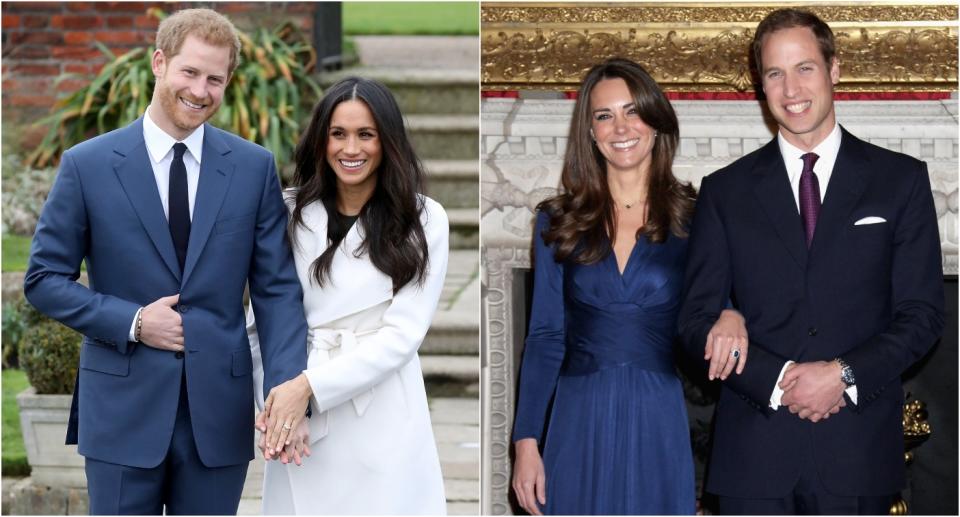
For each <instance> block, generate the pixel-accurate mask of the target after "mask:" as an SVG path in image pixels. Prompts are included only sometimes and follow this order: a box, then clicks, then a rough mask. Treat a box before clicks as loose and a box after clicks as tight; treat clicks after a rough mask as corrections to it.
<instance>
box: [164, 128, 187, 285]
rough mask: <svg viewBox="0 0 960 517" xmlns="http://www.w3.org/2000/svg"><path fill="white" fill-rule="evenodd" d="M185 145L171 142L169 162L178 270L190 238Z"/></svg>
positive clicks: (171, 227)
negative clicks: (171, 155)
mask: <svg viewBox="0 0 960 517" xmlns="http://www.w3.org/2000/svg"><path fill="white" fill-rule="evenodd" d="M186 150H187V146H186V145H184V144H182V143H180V142H177V143H176V144H173V163H171V164H170V192H169V195H170V198H169V209H170V216H169V218H168V220H169V221H170V236H171V237H173V247H174V249H176V251H177V262H179V263H180V272H181V273H182V272H183V265H184V263H185V262H186V261H187V242H188V241H189V240H190V198H189V195H188V194H187V167H186V165H184V164H183V153H184V152H186Z"/></svg>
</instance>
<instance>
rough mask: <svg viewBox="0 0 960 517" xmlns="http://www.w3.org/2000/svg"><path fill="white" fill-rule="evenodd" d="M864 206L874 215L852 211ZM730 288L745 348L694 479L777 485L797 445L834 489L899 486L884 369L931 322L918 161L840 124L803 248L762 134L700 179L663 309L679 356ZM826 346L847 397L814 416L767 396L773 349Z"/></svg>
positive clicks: (893, 383) (819, 355) (938, 283)
mask: <svg viewBox="0 0 960 517" xmlns="http://www.w3.org/2000/svg"><path fill="white" fill-rule="evenodd" d="M869 216H876V217H882V218H884V219H886V222H884V223H880V224H869V225H855V224H854V223H855V222H857V221H859V220H861V219H863V218H865V217H869ZM731 294H732V298H733V300H734V303H735V305H736V308H737V309H739V310H740V311H741V312H742V313H743V315H744V317H745V318H746V323H747V331H748V333H749V339H750V356H749V359H748V362H747V367H746V369H745V370H744V372H743V374H742V375H731V376H730V377H729V378H728V379H727V380H726V381H725V382H724V384H723V388H722V390H721V394H720V400H719V402H718V404H717V412H716V416H715V430H714V439H713V450H712V458H711V460H710V468H709V472H708V479H707V490H708V491H710V492H713V493H716V494H720V495H727V496H735V497H779V496H783V495H785V494H787V493H788V492H789V491H790V490H791V489H792V488H793V486H794V484H795V483H796V481H797V478H798V475H799V468H800V464H801V463H800V462H801V458H802V455H804V454H813V459H814V462H815V464H816V465H817V469H818V471H819V473H820V476H821V479H822V480H823V482H824V484H825V486H826V487H828V488H829V489H830V490H831V491H833V492H835V493H836V494H838V495H886V494H892V493H894V492H896V491H898V490H900V489H901V488H902V487H903V486H904V462H903V450H904V449H903V447H904V443H903V430H902V424H901V419H902V404H903V390H902V388H901V385H900V375H901V373H903V371H904V370H905V369H906V368H907V367H909V366H910V365H911V364H913V363H914V362H916V361H917V360H918V359H920V358H921V357H922V356H923V355H924V354H926V353H927V351H928V350H929V349H930V348H931V346H932V345H933V344H934V342H935V341H936V340H937V339H938V338H939V336H940V333H941V331H942V329H943V324H944V323H943V319H944V314H943V311H944V294H943V278H942V265H941V254H940V240H939V233H938V231H937V217H936V213H935V210H934V205H933V196H932V195H931V191H930V181H929V178H928V176H927V168H926V164H924V163H923V162H921V161H918V160H916V159H914V158H911V157H909V156H906V155H904V154H900V153H895V152H891V151H888V150H885V149H882V148H880V147H877V146H874V145H871V144H868V143H866V142H864V141H861V140H859V139H857V138H856V137H854V136H853V135H851V134H850V133H848V132H847V131H845V130H844V131H843V136H842V140H841V144H840V151H839V154H838V155H837V161H836V163H835V165H834V169H833V173H832V175H831V177H830V184H829V185H828V188H827V191H826V196H825V198H824V202H823V206H822V208H821V211H820V216H819V219H818V221H817V228H816V233H815V234H814V239H813V243H812V244H811V247H810V249H809V250H808V249H807V246H806V242H805V239H804V230H803V225H802V223H801V220H800V215H799V213H798V211H797V205H796V202H795V201H794V197H793V193H792V192H791V190H790V185H789V181H788V179H787V172H786V169H785V167H784V165H783V159H782V158H781V156H780V149H779V146H778V144H777V141H776V139H774V140H773V141H771V142H770V143H769V144H767V145H766V146H764V147H762V148H761V149H759V150H757V151H755V152H753V153H751V154H749V155H747V156H744V157H743V158H741V159H739V160H737V161H736V162H734V163H733V164H731V165H730V166H728V167H726V168H724V169H722V170H720V171H718V172H716V173H714V174H712V175H710V176H708V177H706V178H704V180H703V184H702V185H701V188H700V197H699V200H698V202H697V209H696V215H695V216H694V221H693V227H692V230H691V236H690V249H689V255H688V263H687V274H686V281H685V294H684V301H683V305H682V307H681V312H680V316H679V323H678V324H679V329H680V333H681V336H682V339H683V341H684V345H685V346H686V348H687V351H688V352H689V354H691V355H692V356H693V357H695V358H699V359H702V358H703V348H704V343H705V341H706V335H707V333H708V332H709V330H710V328H711V326H712V324H713V322H714V320H715V319H716V317H717V316H718V315H719V313H720V311H721V310H722V309H723V308H724V306H725V304H726V303H727V297H728V295H731ZM838 356H839V357H843V358H844V360H845V361H846V362H847V363H848V364H850V366H851V367H852V368H853V371H854V372H855V375H856V385H857V390H858V404H856V405H853V404H849V402H848V404H849V405H848V406H847V407H846V408H843V409H842V410H841V411H840V413H839V414H837V415H834V416H831V417H830V418H829V419H828V420H826V421H821V422H819V423H816V424H813V423H811V422H809V421H806V420H800V419H799V417H797V416H796V415H793V414H790V412H789V411H788V410H787V408H781V409H779V410H778V411H776V412H773V411H771V410H770V409H769V407H768V406H769V400H770V394H771V392H772V391H773V387H774V384H775V383H776V379H777V376H778V375H779V373H780V369H781V368H782V366H783V364H784V362H785V361H786V360H788V359H791V360H794V361H798V362H806V361H818V360H826V361H829V360H832V359H833V358H835V357H838ZM811 451H812V452H811Z"/></svg>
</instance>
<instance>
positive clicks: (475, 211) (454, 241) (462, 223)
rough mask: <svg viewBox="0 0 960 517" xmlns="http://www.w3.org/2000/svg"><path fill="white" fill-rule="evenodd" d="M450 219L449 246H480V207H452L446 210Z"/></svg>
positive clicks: (471, 247) (456, 247)
mask: <svg viewBox="0 0 960 517" xmlns="http://www.w3.org/2000/svg"><path fill="white" fill-rule="evenodd" d="M447 218H448V219H449V220H450V247H451V248H453V249H471V250H476V249H477V248H478V247H479V246H480V209H479V208H452V209H449V210H447Z"/></svg>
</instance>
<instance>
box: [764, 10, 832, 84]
mask: <svg viewBox="0 0 960 517" xmlns="http://www.w3.org/2000/svg"><path fill="white" fill-rule="evenodd" d="M793 27H808V28H809V29H810V30H812V31H813V35H814V37H816V38H817V45H818V46H819V47H820V53H821V54H823V60H824V61H825V62H826V64H827V67H829V66H830V63H831V62H832V61H833V58H834V56H836V55H837V50H836V46H835V44H834V41H833V31H832V30H830V26H829V25H827V24H826V22H824V21H823V20H821V19H820V18H818V17H817V15H815V14H813V13H811V12H810V11H803V10H801V9H777V10H776V11H773V12H772V13H770V14H768V15H767V17H766V18H764V19H763V20H762V21H761V22H760V25H757V32H756V33H754V35H753V43H752V45H751V46H752V49H753V57H754V60H755V61H756V67H757V73H759V74H760V75H761V76H763V61H762V56H761V53H760V51H761V49H762V47H763V40H764V39H766V37H767V36H769V35H771V34H773V33H774V32H777V31H779V30H783V29H791V28H793Z"/></svg>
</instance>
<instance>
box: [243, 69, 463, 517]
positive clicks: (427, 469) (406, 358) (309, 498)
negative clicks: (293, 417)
mask: <svg viewBox="0 0 960 517" xmlns="http://www.w3.org/2000/svg"><path fill="white" fill-rule="evenodd" d="M296 162H297V164H296V175H295V179H294V183H295V188H294V189H292V190H291V191H288V192H287V196H286V197H287V204H288V207H289V208H290V210H291V221H290V237H291V241H292V245H293V250H294V259H295V261H296V266H297V273H298V275H299V277H300V282H301V284H302V285H303V291H304V294H303V306H304V311H305V312H306V317H307V323H308V324H309V327H310V330H309V333H308V341H309V342H308V344H307V346H308V347H309V351H308V366H307V370H305V371H304V372H303V374H302V375H300V376H299V377H297V378H295V379H294V380H293V381H290V382H291V383H294V384H295V385H298V386H301V387H302V392H303V393H304V394H305V396H307V395H308V396H309V397H310V412H311V416H310V418H304V419H302V420H301V421H300V423H299V424H295V425H294V426H293V427H295V429H293V430H292V432H291V443H290V445H288V446H286V448H285V449H284V451H283V453H282V457H283V461H268V462H267V464H266V467H265V472H264V486H263V513H265V514H301V515H302V514H371V515H372V514H381V515H384V514H444V513H446V503H445V497H444V491H443V478H442V475H441V473H440V461H439V458H438V456H437V446H436V443H435V441H434V438H433V431H432V428H431V425H430V413H429V409H428V407H427V397H426V392H425V389H424V384H423V374H422V372H421V369H420V360H419V358H418V356H417V349H418V348H419V346H420V343H421V342H422V341H423V338H424V335H425V334H426V332H427V329H428V328H429V327H430V322H431V320H432V319H433V315H434V312H435V311H436V308H437V303H438V301H439V299H440V291H441V288H442V287H443V280H444V275H445V274H446V269H447V256H448V233H449V227H448V221H447V216H446V213H445V212H444V210H443V208H442V207H441V206H440V205H439V204H438V203H436V202H435V201H433V200H432V199H430V198H428V197H425V196H423V195H422V194H421V193H420V192H421V191H422V188H421V185H422V177H423V172H422V167H421V165H420V162H419V160H418V159H417V157H416V155H415V154H414V152H413V149H412V147H411V145H410V143H409V141H408V140H407V136H406V132H405V129H404V125H403V118H402V115H401V113H400V110H399V108H398V106H397V103H396V101H395V100H394V98H393V96H392V94H391V93H390V92H389V90H387V88H386V87H385V86H383V85H382V84H380V83H378V82H376V81H372V80H369V79H361V78H348V79H344V80H343V81H341V82H339V83H337V84H336V85H334V86H332V87H331V88H330V89H329V90H328V91H327V92H326V95H325V96H324V98H323V100H321V102H320V103H319V104H318V106H317V107H316V109H315V110H314V113H313V118H312V121H311V123H310V127H309V128H308V130H307V132H306V133H305V135H304V136H303V138H302V139H301V141H300V144H299V146H298V148H297V153H296ZM248 318H249V319H250V322H249V323H250V324H249V325H248V333H249V335H250V345H251V348H252V349H253V354H254V364H255V365H259V362H258V361H257V359H258V357H259V342H258V340H257V336H256V327H255V323H254V322H253V321H252V319H253V317H252V311H248ZM255 369H256V366H255ZM254 384H255V389H256V390H257V391H258V393H257V399H258V401H261V403H262V401H263V394H262V382H261V381H260V380H259V379H256V377H255V382H254ZM272 394H273V392H271V396H272ZM270 403H271V397H268V400H267V404H266V405H267V408H268V411H269V406H270ZM286 427H287V426H286V424H285V427H284V428H285V429H286ZM301 440H302V441H301ZM261 443H262V444H263V440H261ZM270 452H271V451H270V449H269V447H268V448H267V451H266V456H267V457H268V458H269V457H275V456H276V454H270ZM274 452H279V451H274ZM307 453H309V454H310V455H311V456H312V457H310V458H303V459H302V462H301V456H305V455H306V454H307ZM298 463H302V466H301V465H297V464H298Z"/></svg>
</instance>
